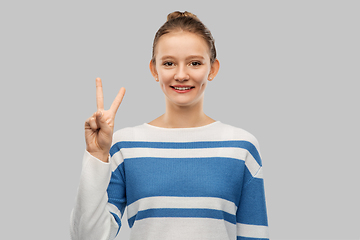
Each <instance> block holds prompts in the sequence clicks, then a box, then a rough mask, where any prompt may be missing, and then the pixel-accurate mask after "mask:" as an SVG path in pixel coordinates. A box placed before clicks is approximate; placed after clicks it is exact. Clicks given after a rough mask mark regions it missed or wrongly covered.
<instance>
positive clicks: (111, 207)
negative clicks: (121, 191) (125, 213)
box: [106, 202, 122, 219]
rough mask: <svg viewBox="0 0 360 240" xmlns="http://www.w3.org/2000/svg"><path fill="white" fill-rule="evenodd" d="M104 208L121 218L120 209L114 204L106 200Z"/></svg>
mask: <svg viewBox="0 0 360 240" xmlns="http://www.w3.org/2000/svg"><path fill="white" fill-rule="evenodd" d="M106 208H107V210H108V211H109V212H112V213H114V214H116V215H117V216H118V217H119V218H120V219H121V218H122V214H121V212H120V210H119V209H118V208H117V207H116V206H115V205H114V204H111V203H109V202H108V203H107V204H106Z"/></svg>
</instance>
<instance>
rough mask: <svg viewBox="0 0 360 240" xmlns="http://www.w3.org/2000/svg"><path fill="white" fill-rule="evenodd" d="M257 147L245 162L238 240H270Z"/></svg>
mask: <svg viewBox="0 0 360 240" xmlns="http://www.w3.org/2000/svg"><path fill="white" fill-rule="evenodd" d="M256 145H257V142H255V145H253V146H252V147H251V148H250V149H248V150H249V153H248V154H247V157H246V160H245V165H246V169H245V173H244V182H243V187H242V191H241V198H240V202H239V206H238V209H237V213H236V222H237V224H236V225H237V239H238V240H245V239H246V240H250V239H251V240H255V239H259V240H260V239H261V240H268V239H269V235H268V219H267V211H266V201H265V190H264V180H263V175H262V163H261V158H260V155H259V153H258V151H257V147H256Z"/></svg>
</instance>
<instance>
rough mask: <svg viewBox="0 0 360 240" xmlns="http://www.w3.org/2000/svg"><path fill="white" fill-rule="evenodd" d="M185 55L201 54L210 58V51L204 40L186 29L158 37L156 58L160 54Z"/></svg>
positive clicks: (179, 56)
mask: <svg viewBox="0 0 360 240" xmlns="http://www.w3.org/2000/svg"><path fill="white" fill-rule="evenodd" d="M165 55H166V56H168V55H170V56H173V57H178V58H182V57H186V56H189V55H202V56H204V58H209V59H210V51H209V47H208V45H207V43H206V41H205V40H204V39H203V38H202V37H200V36H199V35H197V34H195V33H190V32H186V31H178V32H170V33H167V34H165V35H163V36H161V38H160V39H159V42H158V44H157V46H156V58H161V57H162V56H165Z"/></svg>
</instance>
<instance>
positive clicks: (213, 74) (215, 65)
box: [208, 59, 220, 81]
mask: <svg viewBox="0 0 360 240" xmlns="http://www.w3.org/2000/svg"><path fill="white" fill-rule="evenodd" d="M219 69H220V62H219V60H218V59H215V61H214V62H213V64H212V65H211V68H210V73H209V76H208V80H209V81H212V80H213V79H214V78H215V77H216V75H217V74H218V72H219Z"/></svg>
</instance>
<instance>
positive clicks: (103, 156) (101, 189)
mask: <svg viewBox="0 0 360 240" xmlns="http://www.w3.org/2000/svg"><path fill="white" fill-rule="evenodd" d="M124 94H125V89H124V88H121V89H120V91H119V93H118V95H117V96H116V98H115V100H114V102H113V103H112V105H111V107H110V109H109V110H106V111H105V110H104V99H103V90H102V82H101V79H100V78H97V79H96V103H97V112H95V113H94V114H93V115H92V117H90V118H88V119H87V120H86V122H85V140H86V152H85V155H84V159H83V166H82V172H81V176H80V185H79V189H78V194H77V197H76V202H75V207H74V209H73V211H72V213H71V220H70V223H71V225H70V233H71V238H72V239H73V240H92V239H94V240H110V239H114V238H115V236H116V234H117V232H118V229H119V228H120V224H119V223H118V222H119V221H117V220H118V219H116V218H115V215H113V213H112V210H111V209H113V207H112V206H113V205H112V204H110V203H108V194H107V188H108V186H109V183H110V178H111V164H112V163H113V162H116V161H115V159H110V158H109V151H110V147H111V143H112V137H113V129H114V120H115V115H116V112H117V110H118V108H119V106H120V104H121V102H122V99H123V97H124ZM115 157H116V156H115ZM117 157H119V158H120V157H121V156H120V155H119V154H118V155H117ZM109 159H110V161H109ZM112 160H114V161H112ZM117 162H119V160H118V161H117ZM123 192H124V191H123ZM120 198H122V196H120ZM115 212H116V211H115Z"/></svg>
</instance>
